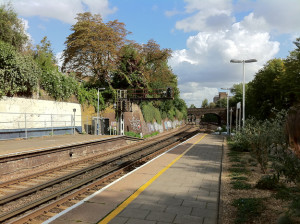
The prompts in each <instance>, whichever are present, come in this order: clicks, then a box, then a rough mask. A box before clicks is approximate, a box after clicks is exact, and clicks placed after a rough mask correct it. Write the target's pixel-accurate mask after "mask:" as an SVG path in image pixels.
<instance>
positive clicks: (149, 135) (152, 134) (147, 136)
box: [144, 131, 159, 138]
mask: <svg viewBox="0 0 300 224" xmlns="http://www.w3.org/2000/svg"><path fill="white" fill-rule="evenodd" d="M158 134H159V132H158V131H156V132H152V133H151V134H148V135H145V136H144V138H149V137H152V136H155V135H158Z"/></svg>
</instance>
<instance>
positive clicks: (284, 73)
mask: <svg viewBox="0 0 300 224" xmlns="http://www.w3.org/2000/svg"><path fill="white" fill-rule="evenodd" d="M299 43H300V38H297V39H296V41H295V42H294V44H295V45H296V49H295V50H294V51H291V52H290V55H289V56H288V57H287V58H286V59H272V60H270V61H269V62H267V64H266V65H265V66H264V67H263V68H262V69H261V70H260V71H259V72H258V73H257V74H256V75H255V78H254V80H253V81H251V82H250V83H249V88H248V90H247V91H246V101H247V102H246V112H247V114H248V115H251V116H254V117H255V118H257V119H260V120H264V119H267V118H270V116H272V108H276V109H277V110H282V109H289V108H290V107H291V106H293V105H295V104H296V103H299V102H300V78H299V73H300V44H299Z"/></svg>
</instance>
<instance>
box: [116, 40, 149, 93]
mask: <svg viewBox="0 0 300 224" xmlns="http://www.w3.org/2000/svg"><path fill="white" fill-rule="evenodd" d="M140 50H141V46H140V45H139V44H136V43H131V44H128V45H125V46H123V47H122V48H121V50H120V52H119V59H118V69H117V70H116V71H115V73H114V75H113V87H114V88H117V89H127V88H137V89H140V88H145V87H146V86H147V84H148V83H147V80H146V79H145V77H144V73H143V71H144V59H143V56H142V54H141V53H140Z"/></svg>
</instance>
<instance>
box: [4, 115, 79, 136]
mask: <svg viewBox="0 0 300 224" xmlns="http://www.w3.org/2000/svg"><path fill="white" fill-rule="evenodd" d="M75 129H79V131H81V115H76V113H74V114H42V113H12V112H0V139H10V138H29V137H38V136H44V135H55V134H74V133H75Z"/></svg>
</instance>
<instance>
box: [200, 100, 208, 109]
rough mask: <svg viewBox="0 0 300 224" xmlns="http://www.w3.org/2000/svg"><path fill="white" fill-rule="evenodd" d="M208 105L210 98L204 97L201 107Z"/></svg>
mask: <svg viewBox="0 0 300 224" xmlns="http://www.w3.org/2000/svg"><path fill="white" fill-rule="evenodd" d="M207 107H208V100H207V99H204V100H203V101H202V104H201V108H207Z"/></svg>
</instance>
